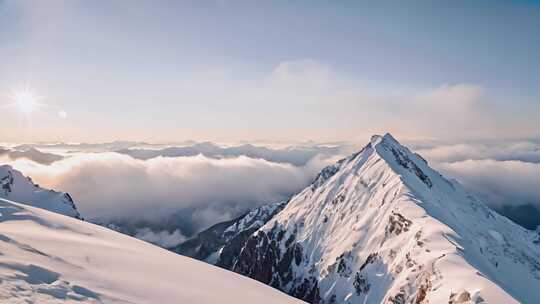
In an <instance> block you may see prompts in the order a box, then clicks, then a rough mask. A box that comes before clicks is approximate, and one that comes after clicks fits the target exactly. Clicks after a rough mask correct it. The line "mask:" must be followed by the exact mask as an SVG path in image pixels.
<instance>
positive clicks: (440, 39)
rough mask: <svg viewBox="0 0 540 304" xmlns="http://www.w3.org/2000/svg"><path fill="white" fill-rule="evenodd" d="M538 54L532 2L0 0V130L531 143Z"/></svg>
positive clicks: (9, 134) (11, 133)
mask: <svg viewBox="0 0 540 304" xmlns="http://www.w3.org/2000/svg"><path fill="white" fill-rule="evenodd" d="M539 54H540V3H538V2H536V1H513V2H512V1H447V2H443V1H408V2H401V1H400V2H397V1H396V2H386V1H382V2H380V3H377V4H369V3H368V2H363V1H339V2H338V1H273V2H270V1H226V0H223V1H152V2H150V1H113V2H109V1H47V2H46V3H45V2H31V1H12V0H0V104H9V103H10V102H11V100H10V98H9V96H10V94H12V92H13V91H14V90H15V91H16V90H20V87H21V86H30V87H31V88H32V89H33V91H34V92H35V94H36V95H40V96H42V97H43V98H42V99H41V100H40V102H42V103H43V104H44V106H42V107H41V108H40V109H36V111H33V112H32V113H25V114H24V115H23V114H22V113H18V111H17V110H16V109H14V108H6V110H5V111H3V112H5V114H4V119H3V120H4V121H6V122H7V125H8V127H7V128H6V127H3V128H1V129H0V137H2V139H3V140H5V141H37V140H40V141H49V140H52V141H107V140H114V139H129V140H145V141H153V142H163V141H177V140H178V141H179V140H185V139H196V140H206V139H209V140H220V141H235V140H242V139H244V140H255V139H257V140H286V141H298V140H307V139H313V140H318V141H333V140H351V141H355V140H364V141H365V138H367V136H369V134H371V133H383V132H385V131H391V132H393V133H394V135H396V136H399V137H401V138H413V139H417V138H419V139H426V138H428V139H441V138H450V139H456V140H462V139H470V138H482V139H483V138H531V137H540V124H539V123H538V122H537V121H538V115H539V114H540V111H539V109H540V106H539V104H540V60H539V59H540V58H539V57H540V55H539ZM59 111H64V112H66V113H67V117H66V118H62V117H59V116H58V115H57V113H58V112H59Z"/></svg>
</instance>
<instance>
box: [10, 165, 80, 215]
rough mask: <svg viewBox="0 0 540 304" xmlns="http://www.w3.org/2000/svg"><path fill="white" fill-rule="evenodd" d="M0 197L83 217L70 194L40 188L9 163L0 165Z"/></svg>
mask: <svg viewBox="0 0 540 304" xmlns="http://www.w3.org/2000/svg"><path fill="white" fill-rule="evenodd" d="M0 198H5V199H8V200H11V201H15V202H21V203H24V204H26V205H30V206H34V207H39V208H43V209H47V210H49V211H52V212H56V213H60V214H63V215H67V216H71V217H74V218H78V219H80V218H81V215H80V214H79V212H78V211H77V207H76V206H75V204H74V203H73V200H72V198H71V196H70V195H69V194H67V193H64V192H57V191H54V190H48V189H43V188H40V187H39V186H38V185H36V184H34V183H33V182H32V180H31V179H30V178H29V177H26V176H24V175H23V174H22V173H21V172H19V171H17V170H15V169H13V168H12V167H11V166H9V165H1V166H0Z"/></svg>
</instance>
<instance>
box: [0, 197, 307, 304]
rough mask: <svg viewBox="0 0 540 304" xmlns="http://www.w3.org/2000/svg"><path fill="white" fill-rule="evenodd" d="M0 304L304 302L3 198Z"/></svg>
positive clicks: (105, 231) (197, 262) (113, 233)
mask: <svg viewBox="0 0 540 304" xmlns="http://www.w3.org/2000/svg"><path fill="white" fill-rule="evenodd" d="M0 302H1V303H185V304H196V303H235V304H238V303H261V304H262V303H273V304H274V303H302V302H301V301H299V300H296V299H294V298H292V297H289V296H287V295H285V294H283V293H281V292H279V291H277V290H275V289H273V288H271V287H268V286H265V285H263V284H261V283H259V282H257V281H255V280H252V279H249V278H246V277H242V276H240V275H238V274H235V273H232V272H229V271H226V270H223V269H220V268H217V267H213V266H210V265H208V264H205V263H202V262H199V261H196V260H193V259H190V258H187V257H183V256H180V255H177V254H174V253H172V252H168V251H166V250H164V249H161V248H158V247H156V246H154V245H151V244H148V243H145V242H143V241H140V240H137V239H134V238H131V237H128V236H125V235H122V234H120V233H117V232H114V231H111V230H108V229H106V228H103V227H100V226H97V225H93V224H90V223H87V222H83V221H80V220H77V219H74V218H71V217H67V216H63V215H59V214H55V213H52V212H49V211H46V210H43V209H39V208H34V207H30V206H27V205H22V204H19V203H14V202H12V201H8V200H4V199H0Z"/></svg>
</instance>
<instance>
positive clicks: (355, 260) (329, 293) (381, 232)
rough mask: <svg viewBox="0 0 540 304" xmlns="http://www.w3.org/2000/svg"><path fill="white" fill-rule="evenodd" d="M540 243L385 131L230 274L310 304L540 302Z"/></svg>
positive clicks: (250, 248)
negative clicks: (275, 289)
mask: <svg viewBox="0 0 540 304" xmlns="http://www.w3.org/2000/svg"><path fill="white" fill-rule="evenodd" d="M538 243H540V241H539V240H538V236H537V235H536V234H534V233H532V232H528V231H526V230H524V229H523V228H521V227H519V226H518V225H516V224H514V223H512V222H511V221H509V220H507V219H506V218H504V217H502V216H499V215H498V214H496V213H495V212H493V211H492V210H491V209H489V208H488V207H487V206H486V205H485V204H483V203H482V202H480V201H479V200H478V199H476V198H475V197H473V196H471V195H470V194H469V193H467V191H465V190H464V189H463V188H462V187H461V186H460V185H459V184H458V183H456V182H451V181H449V180H448V179H446V178H444V177H443V176H442V175H440V174H439V173H438V172H437V171H435V170H433V169H432V168H430V167H429V165H428V163H427V162H426V161H425V160H424V159H423V158H422V157H421V156H419V155H417V154H415V153H413V152H411V151H410V150H409V149H408V148H406V147H404V146H402V145H401V144H399V142H398V141H397V140H395V139H394V138H393V137H392V136H391V135H390V134H386V135H384V136H374V137H372V139H371V141H370V143H369V144H368V145H367V146H365V147H364V148H363V149H362V150H361V151H359V152H358V153H355V154H353V155H351V156H350V157H347V158H345V159H343V160H341V161H339V162H338V163H336V164H334V165H332V166H328V167H326V168H325V169H323V170H322V171H321V173H320V174H319V176H318V177H317V178H316V179H315V181H314V182H313V184H312V185H311V186H309V187H307V188H306V189H304V190H303V191H302V192H300V193H299V194H297V195H296V196H294V197H293V198H292V199H291V200H290V202H289V203H288V204H287V205H286V206H285V208H284V209H283V210H282V211H280V212H279V213H277V214H276V215H275V216H274V217H273V218H272V219H271V220H269V221H268V222H267V223H266V224H265V225H264V226H262V227H261V228H260V229H259V230H258V231H257V232H255V233H254V234H253V235H252V236H251V237H250V238H249V239H248V240H247V241H246V243H245V246H244V248H243V249H242V250H241V252H240V254H239V256H238V258H237V259H236V260H235V262H234V266H233V267H232V269H233V270H235V271H237V272H240V273H243V274H246V275H248V276H251V277H253V278H256V279H258V280H260V281H262V282H265V283H267V284H270V285H272V286H275V287H277V288H280V289H282V290H284V291H287V292H288V293H290V294H291V295H293V296H296V297H299V298H301V299H304V300H307V301H308V302H311V303H400V304H402V303H517V302H522V303H532V302H533V301H534V299H537V298H539V297H540V290H538V289H537V288H534V286H539V285H540V245H539V244H538ZM516 282H520V283H516Z"/></svg>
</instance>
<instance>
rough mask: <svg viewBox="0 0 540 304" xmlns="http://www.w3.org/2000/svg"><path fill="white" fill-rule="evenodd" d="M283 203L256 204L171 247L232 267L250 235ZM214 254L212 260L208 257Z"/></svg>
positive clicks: (184, 253)
mask: <svg viewBox="0 0 540 304" xmlns="http://www.w3.org/2000/svg"><path fill="white" fill-rule="evenodd" d="M284 206H285V203H278V204H270V205H264V206H261V207H259V208H255V209H253V210H250V211H249V212H247V213H245V214H243V215H241V216H239V217H238V218H236V219H233V220H230V221H226V222H221V223H218V224H216V225H214V226H212V227H210V228H208V229H206V230H204V231H202V232H200V233H199V234H197V235H196V236H195V237H193V238H191V239H189V240H187V241H185V242H184V243H181V244H180V245H178V246H176V247H174V248H169V250H171V251H174V252H176V253H179V254H182V255H186V256H189V257H192V258H195V259H198V260H205V261H208V262H210V263H212V264H216V265H217V266H220V267H223V268H226V269H230V268H231V267H232V266H233V258H235V257H237V256H238V255H239V254H240V251H241V249H242V247H244V245H245V244H246V241H247V239H248V237H249V236H250V235H251V234H253V233H254V232H255V231H256V230H257V229H259V228H260V227H261V226H262V225H264V224H266V223H267V222H268V221H269V220H270V219H271V218H272V217H273V216H274V215H275V214H276V213H278V212H279V211H281V209H283V207H284ZM212 255H215V256H214V257H213V260H209V258H211V256H212Z"/></svg>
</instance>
